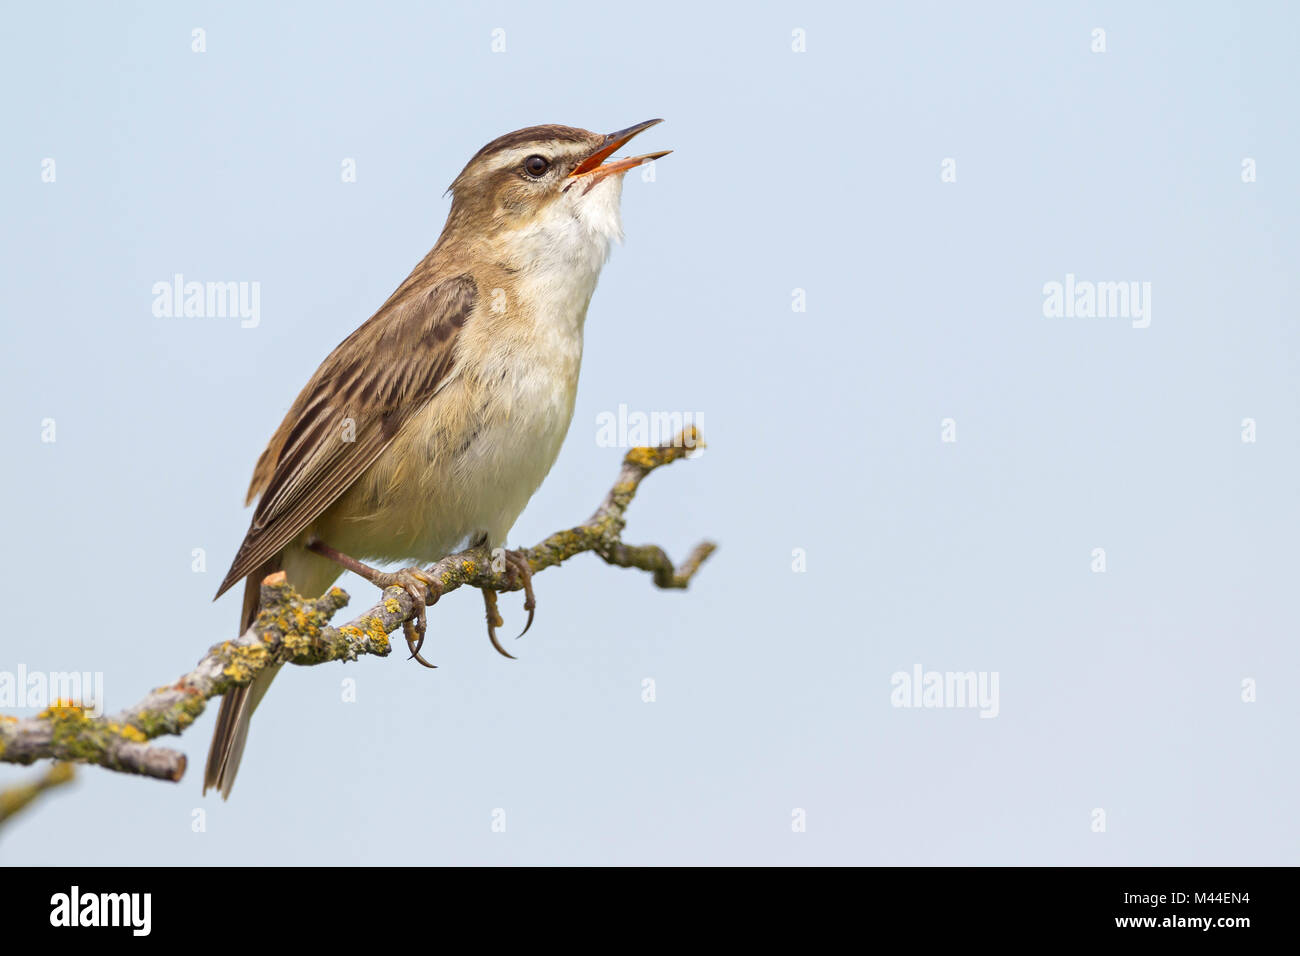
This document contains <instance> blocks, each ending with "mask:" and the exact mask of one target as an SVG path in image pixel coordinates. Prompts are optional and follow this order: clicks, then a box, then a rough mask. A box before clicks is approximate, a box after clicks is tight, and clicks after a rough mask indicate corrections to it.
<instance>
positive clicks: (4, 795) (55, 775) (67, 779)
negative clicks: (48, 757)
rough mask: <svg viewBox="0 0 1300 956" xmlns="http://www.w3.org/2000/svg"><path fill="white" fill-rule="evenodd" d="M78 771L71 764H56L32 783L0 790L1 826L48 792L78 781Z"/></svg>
mask: <svg viewBox="0 0 1300 956" xmlns="http://www.w3.org/2000/svg"><path fill="white" fill-rule="evenodd" d="M76 776H77V770H76V768H75V767H73V766H72V764H70V763H56V764H55V765H54V766H52V767H50V769H49V770H46V771H45V772H44V773H43V774H41V775H40V776H39V777H37V778H36V779H35V780H33V781H31V783H20V784H18V785H17V786H16V787H9V788H8V789H6V790H0V825H3V824H4V823H5V822H7V821H8V820H9V818H10V817H12V816H13V815H14V814H15V813H17V812H18V811H19V810H22V809H23V808H25V807H26V806H27V805H28V804H30V803H31V802H32V801H33V800H35V799H36V798H37V797H39V796H40V795H41V794H42V793H44V792H45V791H47V790H53V789H54V788H55V787H61V786H63V785H64V784H66V783H71V782H72V781H73V780H75V779H76Z"/></svg>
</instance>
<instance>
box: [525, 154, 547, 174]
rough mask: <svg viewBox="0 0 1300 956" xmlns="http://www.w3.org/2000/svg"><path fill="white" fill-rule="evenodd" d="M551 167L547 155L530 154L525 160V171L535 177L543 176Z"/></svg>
mask: <svg viewBox="0 0 1300 956" xmlns="http://www.w3.org/2000/svg"><path fill="white" fill-rule="evenodd" d="M550 168H551V164H550V162H549V161H548V160H547V159H546V157H545V156H529V157H528V158H527V159H525V160H524V169H525V171H527V173H528V175H529V176H532V177H533V178H534V179H537V178H538V177H540V176H542V175H543V174H544V173H545V172H546V171H547V170H548V169H550Z"/></svg>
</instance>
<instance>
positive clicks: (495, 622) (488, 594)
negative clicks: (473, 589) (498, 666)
mask: <svg viewBox="0 0 1300 956" xmlns="http://www.w3.org/2000/svg"><path fill="white" fill-rule="evenodd" d="M483 603H484V604H485V605H486V606H487V628H488V640H489V641H491V642H492V646H493V647H495V648H496V649H497V653H498V654H500V655H501V656H502V657H508V658H510V659H511V660H512V661H513V660H518V658H516V657H515V655H513V654H511V653H510V652H509V651H507V650H506V649H505V648H504V647H502V646H501V642H500V641H498V640H497V628H498V627H500V626H501V625H503V624H505V621H503V620H501V612H500V611H498V610H497V592H496V591H494V590H492V589H491V588H483Z"/></svg>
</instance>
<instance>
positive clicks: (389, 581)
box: [374, 568, 442, 669]
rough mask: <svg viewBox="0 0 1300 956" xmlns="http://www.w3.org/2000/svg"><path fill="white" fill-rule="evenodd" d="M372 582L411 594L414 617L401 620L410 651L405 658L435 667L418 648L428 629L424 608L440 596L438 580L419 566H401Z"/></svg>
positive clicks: (435, 601)
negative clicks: (413, 603) (408, 655)
mask: <svg viewBox="0 0 1300 956" xmlns="http://www.w3.org/2000/svg"><path fill="white" fill-rule="evenodd" d="M374 583H375V584H377V585H379V586H380V587H382V588H385V589H387V588H390V587H398V588H401V589H402V590H403V591H405V592H406V593H407V594H409V595H410V596H411V600H412V601H414V602H415V619H414V620H413V621H412V620H410V619H408V620H405V621H403V622H402V634H403V636H404V637H405V638H406V647H407V649H408V650H409V651H410V652H411V656H410V657H409V658H407V660H415V661H418V662H419V663H421V664H423V665H424V666H425V667H428V668H431V669H434V668H436V667H437V665H436V664H430V663H429V662H428V661H426V660H425V659H424V658H423V657H421V656H420V648H422V647H424V638H425V634H426V632H427V630H428V618H427V616H426V614H425V609H426V607H427V606H428V605H430V604H436V603H438V598H440V597H441V596H442V589H441V588H440V587H439V586H438V582H437V581H436V580H434V578H432V577H431V576H430V575H428V574H425V573H424V572H423V571H421V570H420V569H419V568H403V569H402V570H401V571H394V572H393V573H392V574H384V575H380V576H379V580H376V581H375V582H374ZM426 595H427V596H426Z"/></svg>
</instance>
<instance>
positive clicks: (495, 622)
mask: <svg viewBox="0 0 1300 956" xmlns="http://www.w3.org/2000/svg"><path fill="white" fill-rule="evenodd" d="M501 554H502V557H503V559H504V562H505V575H506V581H507V582H508V583H509V585H510V588H511V589H512V590H517V589H519V588H523V591H524V610H525V611H527V612H528V621H527V623H525V624H524V629H523V630H522V631H520V632H519V635H518V637H516V638H515V640H518V639H519V638H520V637H523V636H524V635H525V634H527V633H528V629H529V628H530V627H532V626H533V612H534V611H535V610H536V608H537V596H536V595H535V594H534V593H533V569H532V566H531V565H529V563H528V556H527V555H526V554H525V553H524V552H523V551H502V552H501ZM483 603H484V605H486V607H487V626H488V640H490V641H491V642H492V646H493V647H495V648H496V650H497V653H498V654H500V655H501V656H502V657H508V658H510V659H511V660H512V661H513V660H515V659H516V658H515V655H513V654H511V653H510V652H509V651H507V650H506V649H505V648H504V647H502V646H501V642H500V641H499V640H497V628H498V627H501V626H502V625H503V624H505V621H503V620H501V612H500V611H499V610H497V592H496V591H494V590H493V589H492V588H483Z"/></svg>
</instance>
